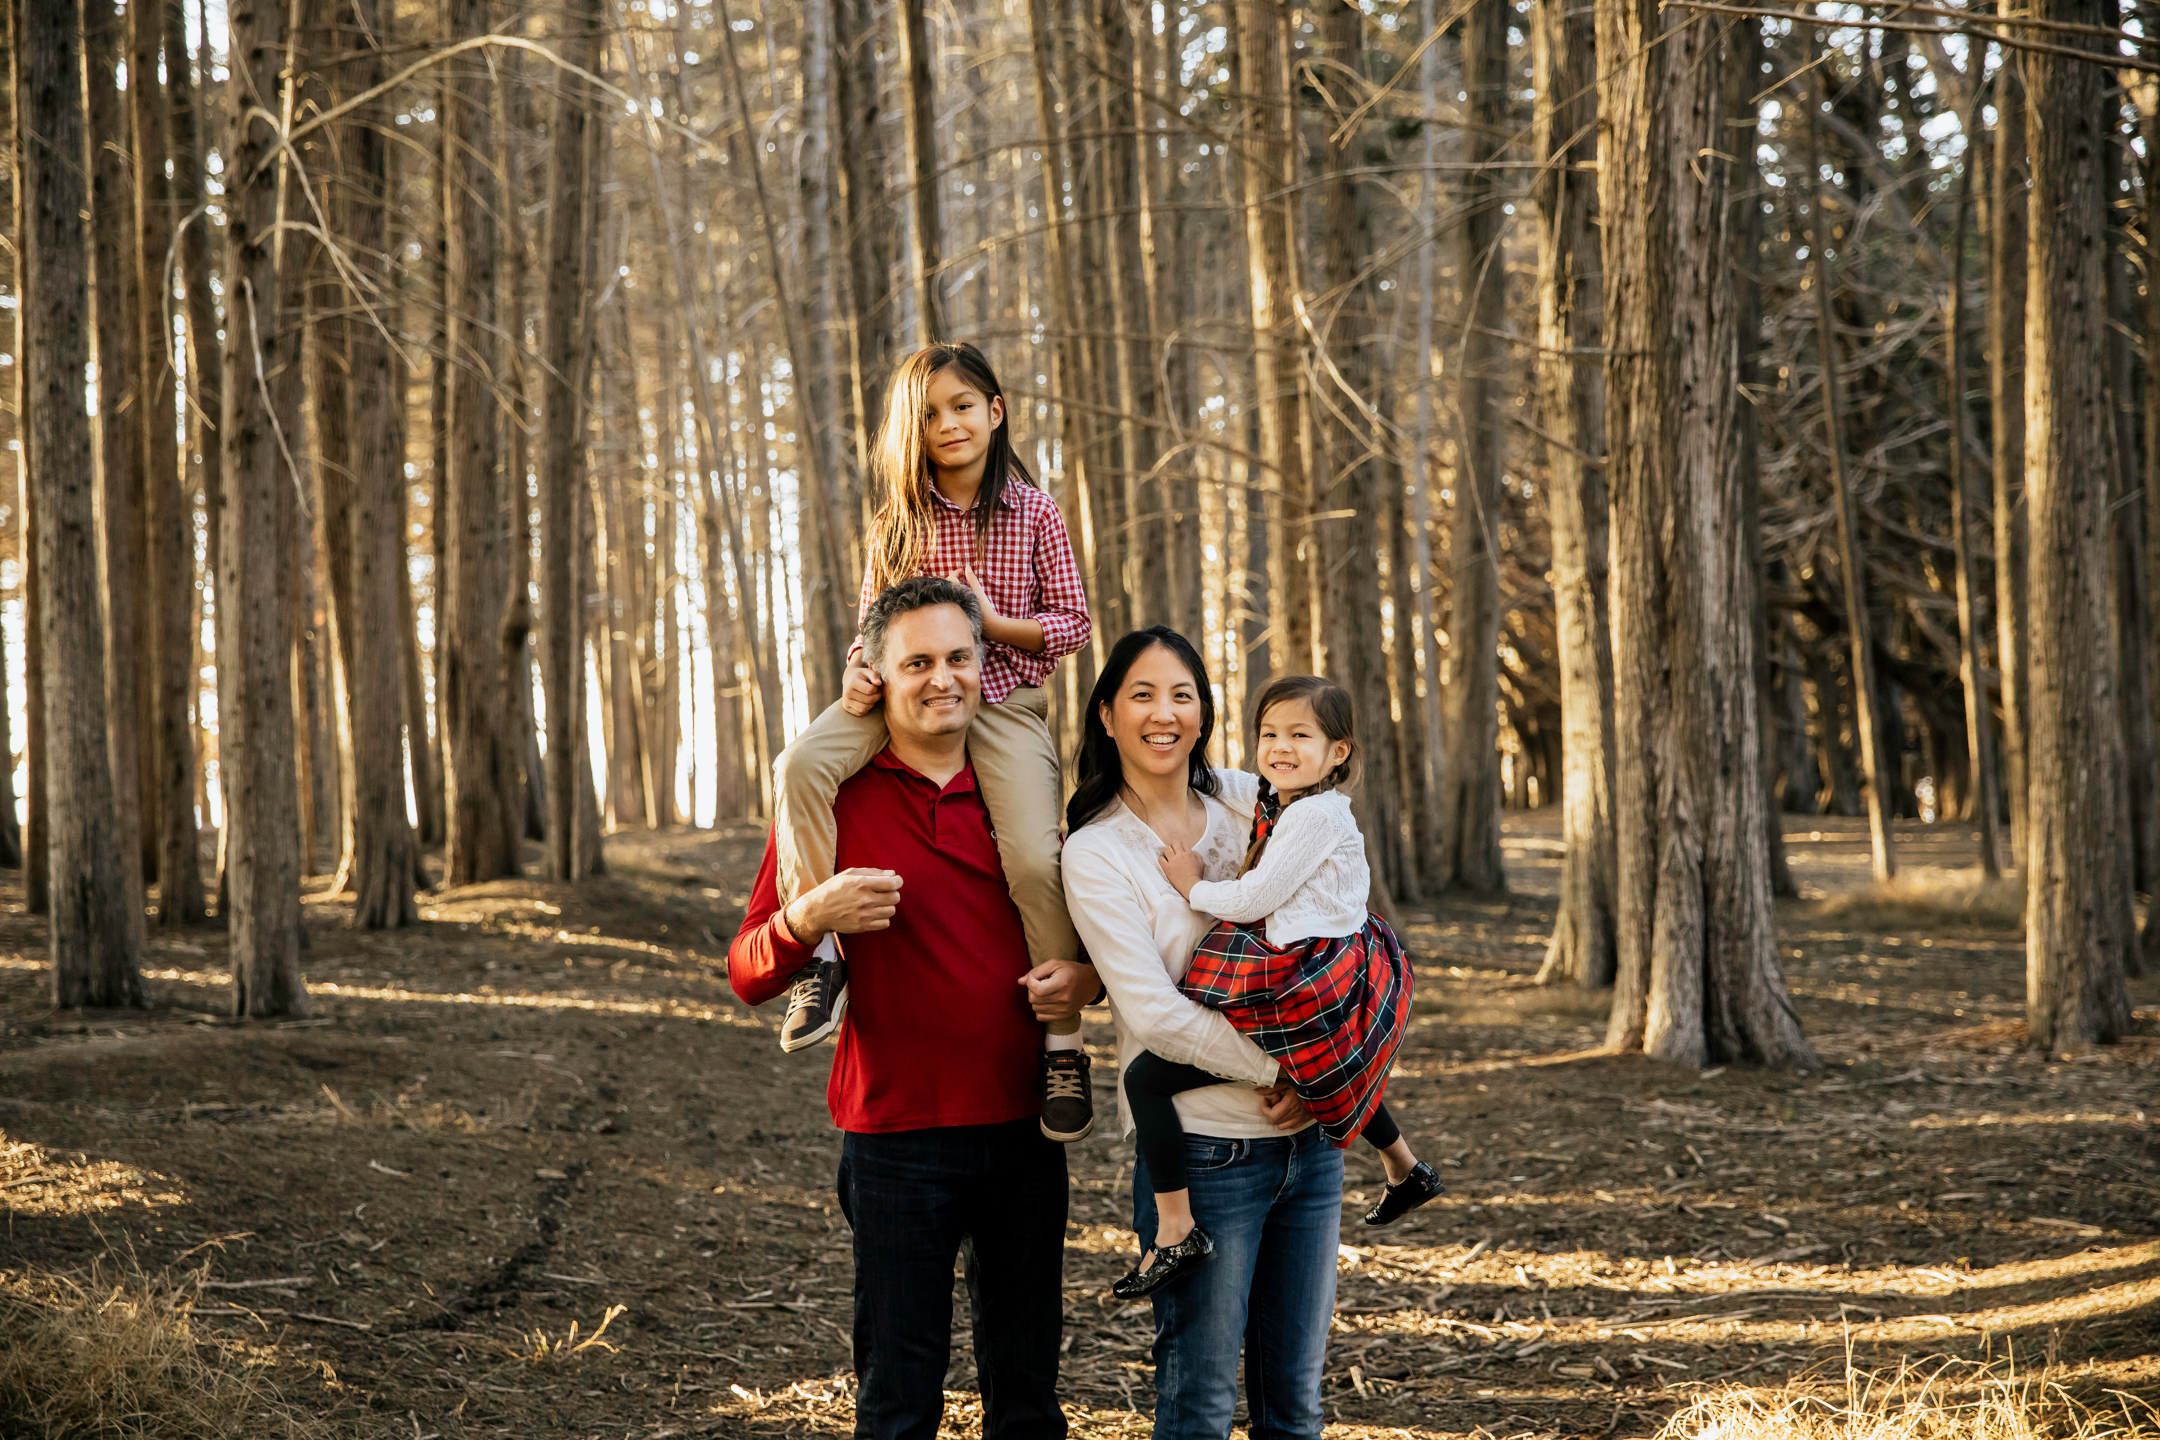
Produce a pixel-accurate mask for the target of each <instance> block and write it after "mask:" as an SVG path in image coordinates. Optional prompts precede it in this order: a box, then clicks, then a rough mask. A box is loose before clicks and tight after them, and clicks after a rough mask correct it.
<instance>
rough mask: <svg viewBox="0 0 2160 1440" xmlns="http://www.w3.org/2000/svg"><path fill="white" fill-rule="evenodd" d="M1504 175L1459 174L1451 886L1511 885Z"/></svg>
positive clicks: (1491, 58)
mask: <svg viewBox="0 0 2160 1440" xmlns="http://www.w3.org/2000/svg"><path fill="white" fill-rule="evenodd" d="M1508 16H1509V12H1508V11H1507V9H1506V7H1505V6H1504V5H1503V4H1502V0H1474V3H1472V4H1471V5H1470V6H1469V8H1468V9H1467V11H1466V12H1465V14H1464V17H1463V77H1464V78H1463V88H1464V91H1465V92H1466V94H1467V95H1468V105H1469V109H1468V112H1467V122H1466V124H1465V125H1464V127H1463V163H1464V164H1465V165H1469V166H1484V165H1486V164H1487V163H1488V162H1490V161H1492V160H1495V159H1497V158H1498V156H1499V152H1500V146H1501V144H1502V142H1503V141H1504V140H1505V138H1506V131H1507V124H1508V106H1507V95H1508V85H1507V58H1508V57H1507V24H1508ZM1502 203H1503V202H1502V197H1501V182H1500V179H1499V175H1498V172H1496V171H1494V170H1490V169H1472V170H1469V171H1468V172H1467V173H1466V174H1465V175H1464V177H1463V186H1462V211H1463V224H1462V251H1461V256H1460V259H1459V261H1458V264H1459V266H1460V272H1461V275H1462V285H1463V288H1464V291H1465V300H1464V307H1463V308H1464V311H1465V323H1466V326H1467V330H1466V333H1465V334H1464V336H1463V340H1462V346H1461V355H1462V375H1461V379H1460V382H1459V384H1458V385H1457V387H1456V392H1457V396H1458V403H1459V404H1460V406H1461V412H1462V413H1461V417H1460V418H1461V426H1462V428H1461V435H1460V438H1459V440H1458V442H1457V452H1456V453H1457V456H1458V463H1457V465H1456V476H1455V518H1454V527H1453V533H1452V538H1451V540H1450V546H1451V550H1450V554H1451V562H1452V563H1451V567H1450V568H1451V571H1452V575H1453V586H1452V591H1451V593H1452V596H1453V600H1452V604H1451V607H1450V613H1449V619H1448V656H1449V662H1448V675H1449V678H1448V685H1447V693H1446V696H1445V698H1444V701H1443V705H1444V712H1443V713H1444V717H1445V718H1444V721H1443V724H1444V728H1445V733H1446V735H1447V745H1448V757H1449V764H1448V767H1447V775H1446V777H1445V780H1444V782H1443V785H1442V788H1441V792H1440V816H1441V846H1442V856H1443V858H1442V861H1441V875H1442V878H1443V879H1444V880H1445V881H1446V883H1447V884H1449V885H1451V886H1459V887H1461V888H1462V889H1465V890H1471V891H1478V892H1491V891H1498V890H1505V889H1506V888H1507V874H1506V872H1505V870H1504V869H1503V868H1502V866H1501V858H1500V747H1499V738H1500V737H1499V724H1500V722H1499V717H1498V704H1499V698H1500V659H1499V643H1500V527H1501V523H1502V522H1501V513H1500V505H1501V488H1500V475H1501V469H1502V467H1503V466H1504V465H1505V464H1506V461H1507V449H1506V444H1505V441H1506V431H1505V429H1504V428H1503V427H1504V423H1505V422H1504V417H1503V415H1502V413H1501V396H1502V393H1503V389H1504V387H1503V385H1502V381H1503V379H1504V371H1505V368H1506V364H1507V356H1506V351H1505V349H1504V348H1503V345H1502V342H1501V340H1500V339H1499V336H1500V335H1501V334H1502V333H1503V332H1502V329H1501V326H1502V324H1503V322H1504V319H1505V307H1506V302H1507V257H1506V255H1505V253H1504V251H1503V248H1502V247H1503V242H1504V231H1505V227H1506V219H1507V217H1506V216H1505V215H1503V214H1502V213H1501V209H1500V207H1501V204H1502Z"/></svg>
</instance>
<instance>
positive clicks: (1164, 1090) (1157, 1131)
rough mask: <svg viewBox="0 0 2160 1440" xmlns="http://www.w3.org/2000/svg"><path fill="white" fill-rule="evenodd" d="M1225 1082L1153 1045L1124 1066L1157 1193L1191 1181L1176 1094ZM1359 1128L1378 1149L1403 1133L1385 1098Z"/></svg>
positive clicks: (1180, 1187)
mask: <svg viewBox="0 0 2160 1440" xmlns="http://www.w3.org/2000/svg"><path fill="white" fill-rule="evenodd" d="M1222 1083H1223V1079H1222V1076H1220V1075H1214V1074H1210V1073H1209V1072H1208V1071H1205V1070H1202V1069H1201V1068H1200V1067H1199V1066H1197V1065H1180V1064H1178V1063H1177V1062H1176V1061H1174V1060H1165V1059H1163V1058H1162V1056H1160V1055H1157V1054H1156V1053H1154V1052H1153V1051H1152V1050H1145V1051H1142V1052H1141V1053H1140V1054H1139V1055H1137V1056H1135V1057H1134V1059H1133V1062H1132V1064H1130V1065H1128V1066H1126V1067H1125V1099H1126V1101H1127V1103H1128V1104H1130V1105H1131V1106H1132V1118H1133V1130H1134V1132H1135V1134H1137V1135H1138V1137H1139V1144H1140V1158H1141V1159H1142V1160H1143V1161H1145V1162H1147V1171H1148V1182H1149V1183H1150V1184H1151V1185H1153V1186H1154V1187H1155V1193H1156V1194H1158V1195H1161V1194H1166V1193H1168V1192H1169V1191H1172V1190H1183V1189H1184V1188H1185V1187H1186V1184H1187V1180H1186V1176H1185V1127H1184V1126H1183V1125H1181V1124H1180V1123H1178V1114H1177V1104H1176V1100H1177V1097H1178V1096H1180V1095H1182V1094H1184V1093H1185V1092H1186V1091H1188V1090H1199V1089H1202V1088H1204V1087H1206V1086H1209V1085H1220V1084H1222ZM1359 1133H1360V1134H1362V1135H1363V1136H1364V1137H1365V1143H1366V1144H1368V1145H1370V1146H1372V1147H1373V1148H1374V1149H1375V1150H1385V1149H1387V1148H1388V1146H1390V1145H1393V1144H1394V1143H1395V1142H1396V1141H1397V1140H1400V1139H1401V1138H1402V1131H1401V1130H1400V1129H1399V1128H1397V1126H1396V1124H1395V1117H1394V1116H1392V1115H1390V1114H1388V1108H1387V1105H1386V1104H1385V1103H1382V1104H1379V1105H1375V1106H1374V1107H1373V1112H1372V1118H1370V1119H1368V1120H1367V1121H1366V1122H1365V1128H1364V1130H1362V1131H1361V1132H1359Z"/></svg>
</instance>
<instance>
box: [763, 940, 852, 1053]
mask: <svg viewBox="0 0 2160 1440" xmlns="http://www.w3.org/2000/svg"><path fill="white" fill-rule="evenodd" d="M847 998H848V997H847V962H846V961H845V960H843V959H841V958H840V951H839V948H838V947H837V946H835V945H834V944H833V938H832V936H830V935H828V936H826V937H825V938H824V939H823V940H821V941H819V942H818V947H817V950H816V952H815V953H814V954H813V956H812V958H811V961H810V963H809V964H808V965H805V966H803V968H802V970H801V972H800V975H799V977H798V978H797V979H796V981H795V987H794V988H793V989H792V990H790V991H789V992H788V1007H787V1018H786V1019H784V1020H782V1021H781V1022H780V1048H781V1049H782V1050H785V1051H787V1052H788V1053H789V1054H790V1055H792V1054H794V1053H795V1052H796V1051H797V1050H807V1049H809V1048H810V1047H811V1046H812V1045H815V1044H817V1043H818V1042H819V1041H820V1040H823V1039H824V1038H825V1037H826V1036H828V1035H830V1034H832V1033H833V1032H834V1031H835V1030H838V1029H839V1028H840V1022H841V1021H842V1020H845V1019H846V1018H847Z"/></svg>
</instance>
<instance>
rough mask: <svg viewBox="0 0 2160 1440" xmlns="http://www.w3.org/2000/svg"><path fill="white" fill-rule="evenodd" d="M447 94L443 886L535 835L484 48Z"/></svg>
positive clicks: (506, 860) (457, 26)
mask: <svg viewBox="0 0 2160 1440" xmlns="http://www.w3.org/2000/svg"><path fill="white" fill-rule="evenodd" d="M489 9H490V3H489V0H453V4H452V5H451V33H452V34H454V35H459V36H467V35H483V34H486V33H487V30H488V27H489V13H488V12H489ZM458 66H459V68H458V70H457V71H456V72H455V74H454V75H453V77H452V78H451V79H450V81H449V83H448V85H447V86H446V89H447V91H448V94H447V96H446V99H447V100H448V101H449V103H450V106H451V108H450V110H449V112H448V114H449V119H450V121H451V125H452V129H453V136H454V138H453V140H452V142H451V143H452V144H453V145H454V147H455V154H454V157H453V163H452V165H451V167H450V176H449V185H448V187H447V193H448V200H449V222H450V291H451V294H452V295H453V296H454V297H455V302H456V304H455V308H454V310H453V311H452V313H451V316H450V335H449V342H448V343H449V355H450V357H451V363H450V375H449V384H450V395H449V412H450V413H449V447H450V453H449V473H448V474H447V475H446V476H445V477H444V481H445V484H444V489H445V490H446V491H447V492H448V493H447V495H446V496H445V497H444V503H443V508H442V513H441V514H440V516H438V523H440V524H442V525H444V526H445V527H446V531H447V533H446V535H445V537H444V546H443V566H444V573H443V574H442V576H441V577H440V578H439V579H438V581H437V586H438V591H437V593H438V597H439V619H438V622H437V623H438V629H437V640H436V644H437V646H438V648H440V649H441V651H442V656H443V677H442V689H441V692H440V694H439V697H438V700H437V704H438V705H439V706H440V707H441V710H442V714H443V716H444V725H443V729H444V731H445V732H446V734H447V735H448V736H449V759H450V764H449V776H448V786H447V788H448V791H449V797H450V805H449V827H448V828H449V837H448V842H447V845H446V848H445V853H444V857H443V883H444V884H446V885H469V884H472V883H473V882H475V881H480V880H494V879H499V878H501V877H503V876H511V875H516V874H517V873H518V868H519V866H518V860H519V847H520V844H521V841H522V838H523V836H524V834H525V810H524V797H523V794H522V792H521V791H520V788H519V785H520V781H519V775H518V754H517V736H516V733H515V731H514V729H513V727H512V725H511V707H510V697H509V695H508V694H507V693H506V692H505V690H504V688H503V678H504V677H503V664H502V653H501V650H500V648H499V647H500V643H501V636H502V622H503V597H504V595H505V594H506V593H507V591H508V587H509V570H510V565H509V561H510V555H509V546H508V539H509V537H508V536H507V535H506V534H505V526H504V524H503V521H504V515H503V495H502V484H501V477H500V476H499V475H498V473H497V471H498V469H499V466H500V463H501V458H502V457H501V444H500V437H501V432H500V427H498V426H497V424H496V419H495V402H494V397H493V395H492V394H491V387H490V380H491V379H494V378H499V377H498V376H497V370H498V366H497V364H496V361H497V359H498V356H499V345H498V339H497V335H496V318H495V317H496V276H495V268H496V264H497V261H498V258H499V251H500V249H501V243H502V242H501V232H500V226H499V224H498V221H497V207H498V204H499V199H498V197H499V194H500V187H499V186H498V185H497V183H496V175H495V171H494V165H493V158H494V148H495V147H494V145H493V143H492V137H491V136H490V133H489V132H490V130H491V129H492V127H493V117H492V115H491V113H490V112H491V108H492V107H491V106H490V104H489V95H488V93H487V91H486V89H485V88H484V86H485V81H484V80H483V78H482V76H483V74H484V71H483V70H482V69H481V68H480V62H479V61H478V59H477V58H476V57H460V59H459V61H458Z"/></svg>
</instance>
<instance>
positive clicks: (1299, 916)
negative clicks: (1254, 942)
mask: <svg viewBox="0 0 2160 1440" xmlns="http://www.w3.org/2000/svg"><path fill="white" fill-rule="evenodd" d="M1371 892H1372V871H1371V870H1369V869H1368V868H1366V865H1365V837H1364V835H1363V834H1362V833H1360V832H1359V830H1358V824H1357V817H1356V816H1355V815H1353V814H1351V812H1350V797H1349V796H1347V795H1344V794H1343V793H1341V792H1340V791H1337V790H1326V791H1322V792H1321V793H1320V794H1318V795H1308V796H1306V797H1305V798H1304V799H1302V800H1294V801H1292V802H1291V803H1290V804H1288V805H1285V806H1284V807H1283V812H1282V817H1281V818H1280V819H1278V820H1277V821H1276V822H1275V829H1274V831H1273V833H1271V834H1270V835H1269V836H1268V843H1267V852H1266V853H1265V854H1263V855H1262V856H1261V857H1260V863H1259V864H1258V865H1255V866H1254V867H1253V868H1252V871H1251V873H1249V874H1246V875H1240V876H1239V877H1238V878H1236V879H1235V880H1224V881H1219V882H1217V881H1207V880H1203V881H1201V882H1200V883H1199V884H1197V885H1195V886H1193V887H1192V894H1191V895H1190V896H1189V897H1188V898H1189V899H1190V901H1191V903H1192V907H1193V908H1194V909H1195V910H1204V911H1206V912H1207V913H1208V914H1210V915H1213V916H1215V917H1216V918H1217V919H1221V920H1232V921H1235V922H1237V923H1238V924H1240V925H1250V924H1251V923H1253V922H1254V921H1256V920H1263V919H1264V920H1266V921H1267V938H1268V943H1269V944H1270V945H1273V946H1276V947H1277V948H1279V949H1287V948H1288V947H1290V946H1292V945H1296V944H1299V943H1301V942H1303V941H1306V940H1316V939H1320V938H1322V937H1323V936H1324V937H1326V938H1328V939H1331V940H1334V939H1340V938H1341V937H1343V936H1345V935H1355V934H1356V933H1357V932H1358V930H1359V928H1360V927H1362V926H1363V925H1364V924H1365V916H1366V909H1365V901H1366V899H1367V897H1368V896H1369V895H1370V894H1371Z"/></svg>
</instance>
